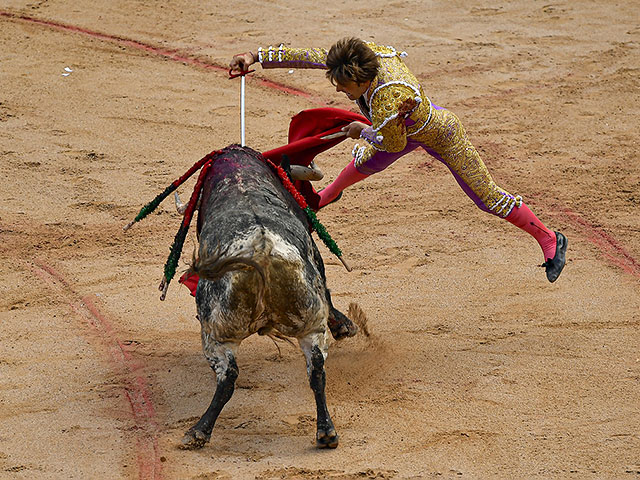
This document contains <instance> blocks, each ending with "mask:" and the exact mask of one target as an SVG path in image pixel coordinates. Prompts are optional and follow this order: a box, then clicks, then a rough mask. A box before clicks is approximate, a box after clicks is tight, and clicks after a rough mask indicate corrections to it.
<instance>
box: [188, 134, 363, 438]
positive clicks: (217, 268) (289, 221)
mask: <svg viewBox="0 0 640 480" xmlns="http://www.w3.org/2000/svg"><path fill="white" fill-rule="evenodd" d="M198 231H199V240H200V247H199V255H198V258H197V259H194V263H193V265H192V271H193V272H195V273H197V274H198V275H199V276H200V278H201V281H200V282H199V283H198V288H197V291H196V303H197V309H198V317H199V319H200V324H201V334H202V346H203V350H204V355H205V357H206V359H207V360H208V362H209V364H210V365H211V368H212V369H213V370H214V371H215V373H216V381H217V385H216V390H215V394H214V397H213V400H212V401H211V405H210V406H209V408H208V409H207V411H206V412H205V414H204V415H203V416H202V418H201V419H200V420H199V421H198V423H196V424H195V425H194V426H193V427H192V428H191V429H189V430H188V431H187V432H186V434H185V436H184V438H183V439H182V445H183V447H184V448H200V447H202V446H203V445H204V444H205V443H206V442H208V441H209V439H210V437H211V431H212V429H213V427H214V424H215V422H216V420H217V418H218V415H219V414H220V411H221V410H222V408H223V407H224V405H225V404H226V403H227V401H228V400H229V399H230V398H231V395H232V394H233V391H234V384H235V381H236V378H237V377H238V365H237V363H236V355H237V352H238V347H239V345H240V342H241V341H242V340H244V339H245V338H247V337H248V336H250V335H252V334H254V333H256V332H257V333H259V334H270V333H271V334H274V335H276V336H278V335H284V336H286V337H293V338H296V339H297V340H298V343H299V345H300V348H301V349H302V351H303V352H304V355H305V357H306V362H307V373H308V375H309V382H310V385H311V388H312V389H313V393H314V396H315V401H316V407H317V434H316V443H317V446H318V447H329V448H335V447H336V446H337V445H338V434H337V433H336V430H335V428H334V425H333V422H332V420H331V417H330V415H329V411H328V410H327V404H326V397H325V370H324V362H325V359H326V357H327V348H328V335H327V324H328V322H329V323H330V324H331V326H332V328H331V330H332V333H333V334H334V337H337V338H338V337H340V336H349V335H353V334H354V333H355V330H356V327H355V326H354V325H353V324H352V323H351V321H350V320H349V319H348V318H347V317H346V316H344V315H343V314H341V313H340V312H338V311H337V310H336V309H335V308H334V307H333V305H332V303H331V297H330V295H329V290H328V289H327V286H326V279H325V272H324V264H323V262H322V258H321V256H320V253H319V252H318V249H317V247H316V245H315V243H314V241H313V239H312V238H311V235H310V232H309V222H308V220H307V217H306V215H305V213H304V211H303V210H302V209H301V208H300V207H299V206H298V204H297V203H296V201H295V200H294V199H293V197H292V196H291V195H290V194H289V193H288V192H287V191H286V189H285V188H284V187H283V186H282V183H281V181H280V179H279V178H278V177H277V176H276V175H275V174H274V173H273V172H272V171H271V169H270V168H269V167H268V166H267V165H266V164H265V161H264V159H263V158H262V157H261V155H260V154H259V153H257V152H255V151H253V150H251V149H249V148H243V147H238V146H231V147H227V148H226V149H225V150H224V151H223V152H222V153H221V154H220V155H219V156H218V157H217V158H216V159H215V160H214V163H213V165H212V167H211V168H210V170H209V172H208V174H207V176H206V179H205V183H204V185H203V190H202V196H201V204H200V212H199V217H198Z"/></svg>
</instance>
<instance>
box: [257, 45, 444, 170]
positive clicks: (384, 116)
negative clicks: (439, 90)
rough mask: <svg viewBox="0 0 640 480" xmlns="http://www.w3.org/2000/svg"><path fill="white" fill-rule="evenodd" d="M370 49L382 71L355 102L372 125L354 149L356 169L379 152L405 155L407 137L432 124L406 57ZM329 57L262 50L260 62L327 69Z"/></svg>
mask: <svg viewBox="0 0 640 480" xmlns="http://www.w3.org/2000/svg"><path fill="white" fill-rule="evenodd" d="M367 46H368V47H369V48H371V50H373V52H374V53H375V54H376V55H377V56H378V57H379V58H378V59H379V61H380V67H379V68H378V74H377V75H376V77H375V78H374V79H373V81H372V82H371V86H370V87H369V89H368V90H367V91H366V92H365V94H364V95H363V96H362V97H360V99H358V101H357V102H356V103H357V104H358V107H360V111H361V112H362V114H363V115H364V116H365V117H367V118H368V119H369V120H370V121H371V123H372V125H371V127H368V128H365V129H364V130H362V133H361V135H360V136H361V137H362V138H363V139H364V140H365V141H366V143H365V144H364V145H362V146H360V145H359V144H356V146H355V147H354V149H353V155H354V159H355V164H356V166H360V165H362V164H363V163H364V162H366V161H367V160H369V159H370V158H371V157H372V156H373V155H374V154H375V153H376V151H386V152H400V151H402V150H403V149H404V148H405V147H406V145H407V137H415V139H416V140H420V138H419V137H420V135H419V134H420V132H421V131H422V130H423V129H424V128H425V127H426V125H427V124H428V123H429V120H430V119H431V109H432V107H431V101H430V100H429V98H428V97H427V96H426V95H425V94H424V92H423V91H422V87H421V86H420V83H419V82H418V80H417V79H416V77H415V76H414V75H413V74H412V73H411V72H410V71H409V69H408V68H407V66H406V65H405V63H404V62H403V61H402V57H404V56H406V53H404V52H402V53H400V52H397V51H396V50H395V49H394V48H393V47H384V46H380V45H376V44H374V43H367ZM327 53H328V52H327V50H326V49H324V48H289V47H285V46H284V45H280V46H279V47H277V48H274V47H269V48H267V49H263V48H262V47H260V48H259V49H258V61H259V62H260V63H261V64H262V67H263V68H285V67H286V68H319V69H326V68H327V65H326V61H327Z"/></svg>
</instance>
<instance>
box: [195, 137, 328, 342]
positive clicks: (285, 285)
mask: <svg viewBox="0 0 640 480" xmlns="http://www.w3.org/2000/svg"><path fill="white" fill-rule="evenodd" d="M199 227H200V244H201V247H200V249H201V256H202V254H203V253H205V252H203V249H205V250H209V251H211V250H212V249H216V248H220V249H221V250H224V251H225V254H226V255H229V256H233V255H238V256H244V257H250V258H251V259H252V260H253V261H255V262H256V263H257V264H259V265H260V266H261V267H262V269H263V274H264V281H265V285H264V286H265V288H264V297H263V305H262V311H261V312H259V313H260V314H261V315H260V318H259V319H258V320H256V319H255V318H253V319H252V320H251V321H253V322H254V324H253V325H250V326H249V330H252V331H257V330H259V329H260V328H263V327H271V328H276V329H278V330H280V331H281V332H282V333H284V334H286V335H292V336H297V335H298V334H299V333H300V332H302V331H304V330H306V329H308V328H316V327H317V326H314V325H313V324H314V323H318V319H320V318H322V317H323V316H324V318H326V308H327V305H326V297H325V288H326V287H325V284H324V271H323V267H322V260H321V258H320V255H319V253H318V251H317V248H316V246H315V244H314V243H313V240H312V239H311V236H310V233H309V227H308V222H307V219H306V216H305V214H304V212H303V211H302V210H301V209H300V207H299V206H298V205H297V204H296V203H295V200H294V199H293V198H292V197H291V195H290V194H289V193H288V192H287V191H286V190H285V189H284V188H283V187H282V184H281V183H280V180H279V179H278V178H277V177H276V176H275V175H274V174H273V172H272V171H271V170H270V169H269V168H268V167H267V166H266V165H265V164H264V161H263V160H262V159H261V158H260V156H259V154H257V152H253V151H252V150H250V149H246V148H240V147H230V148H229V149H228V150H225V152H224V153H223V154H222V155H221V156H220V157H219V158H218V159H216V161H215V162H214V164H213V167H212V168H211V169H210V171H209V174H208V175H207V178H206V183H205V185H204V188H203V195H202V202H201V207H200V214H199ZM261 280H262V279H261V278H258V273H257V272H255V271H247V270H243V271H237V272H234V273H232V274H229V275H227V276H225V277H224V278H223V279H221V280H220V281H219V282H211V284H210V285H206V288H205V286H204V285H203V290H202V292H201V294H202V295H201V296H202V301H203V302H207V301H214V302H217V303H218V305H217V306H218V307H219V309H220V311H221V312H222V314H225V313H228V312H234V313H235V314H237V316H241V317H243V318H244V319H245V320H244V321H245V322H249V323H250V321H249V320H248V317H254V316H255V315H253V314H255V313H256V312H255V309H256V308H259V307H256V305H255V298H256V295H257V292H256V285H257V284H258V283H260V281H261ZM205 290H206V292H205ZM205 293H207V295H205ZM205 297H210V298H209V300H207V299H205ZM249 311H252V314H251V315H249ZM223 316H224V315H223ZM239 321H242V320H241V319H239V318H234V319H228V321H227V322H218V323H220V325H219V326H218V328H220V329H225V328H227V327H225V326H224V325H222V323H227V324H228V326H229V327H231V326H232V325H236V326H237V322H239ZM227 334H228V333H224V332H220V335H223V336H224V335H227Z"/></svg>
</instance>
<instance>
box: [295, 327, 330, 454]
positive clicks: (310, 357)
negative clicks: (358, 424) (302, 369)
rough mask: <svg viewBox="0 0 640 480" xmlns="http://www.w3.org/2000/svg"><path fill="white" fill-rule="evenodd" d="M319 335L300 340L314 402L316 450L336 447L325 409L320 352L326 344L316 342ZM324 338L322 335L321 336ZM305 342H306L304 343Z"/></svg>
mask: <svg viewBox="0 0 640 480" xmlns="http://www.w3.org/2000/svg"><path fill="white" fill-rule="evenodd" d="M320 337H321V335H319V334H315V335H312V338H311V339H309V340H310V341H309V340H307V339H303V340H300V347H301V348H302V351H303V352H304V354H305V357H306V359H307V372H308V374H309V384H310V385H311V389H312V390H313V395H314V397H315V400H316V411H317V413H316V415H317V432H316V445H317V447H318V448H336V447H337V446H338V434H337V433H336V429H335V427H334V426H333V421H332V420H331V416H330V415H329V410H328V409H327V397H326V395H325V384H326V374H325V370H324V359H325V354H324V353H323V351H322V350H321V346H322V347H324V349H325V352H326V342H325V341H322V340H321V341H318V340H320ZM322 337H324V335H322ZM305 340H307V341H305Z"/></svg>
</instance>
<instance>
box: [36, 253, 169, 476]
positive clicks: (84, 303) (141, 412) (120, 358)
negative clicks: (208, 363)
mask: <svg viewBox="0 0 640 480" xmlns="http://www.w3.org/2000/svg"><path fill="white" fill-rule="evenodd" d="M34 264H35V267H31V271H32V272H33V273H34V274H35V275H36V276H38V277H39V278H40V279H42V280H43V281H44V282H45V283H47V284H48V285H49V286H50V287H52V288H57V289H58V290H62V291H64V292H66V293H67V294H68V295H69V297H70V298H71V300H70V301H69V304H70V306H71V309H72V310H73V311H74V312H75V313H76V314H77V315H78V316H79V317H81V318H83V319H84V320H85V321H86V322H87V323H88V324H89V325H90V326H91V328H92V331H93V332H95V333H97V335H98V338H99V340H100V341H101V343H103V344H104V345H105V346H106V347H107V350H108V352H109V354H108V357H109V362H110V364H111V367H112V368H113V369H114V370H115V371H116V372H117V373H119V374H121V375H122V377H123V378H124V381H125V385H124V396H125V397H126V399H127V401H128V403H129V407H130V409H131V414H132V416H133V420H134V422H135V433H136V437H137V439H136V457H137V461H138V478H139V479H140V480H160V479H161V478H162V476H161V471H162V463H161V460H160V451H159V447H158V438H157V432H158V424H157V422H156V412H155V408H154V406H153V401H152V399H151V392H150V390H149V387H148V386H147V382H146V380H145V378H143V377H142V376H140V375H138V374H136V373H135V371H136V370H137V369H138V368H139V365H136V362H135V360H134V359H133V358H132V357H131V355H130V354H129V352H127V351H126V349H125V347H124V346H123V344H122V342H121V341H120V340H119V339H118V338H117V336H116V333H115V331H114V329H113V326H112V324H111V322H110V321H109V320H108V319H107V318H106V317H105V316H104V315H103V314H102V313H101V312H100V310H99V309H98V307H97V306H96V305H95V303H94V302H93V301H92V300H91V299H90V298H89V297H87V296H84V297H80V296H79V295H78V293H76V292H75V291H74V289H73V288H72V286H71V285H70V284H69V282H68V281H67V280H66V279H65V278H64V277H63V276H62V275H61V274H60V273H59V272H57V271H56V270H54V269H53V268H52V267H51V266H49V265H48V264H46V263H44V262H42V261H40V260H36V261H34ZM56 283H59V284H60V285H59V286H57V285H56Z"/></svg>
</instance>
